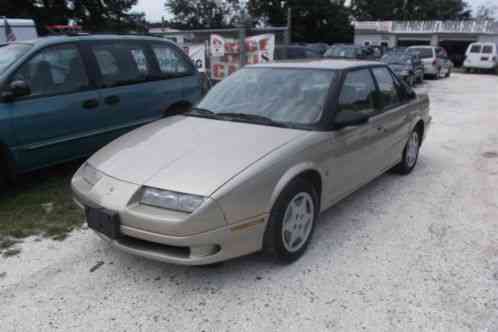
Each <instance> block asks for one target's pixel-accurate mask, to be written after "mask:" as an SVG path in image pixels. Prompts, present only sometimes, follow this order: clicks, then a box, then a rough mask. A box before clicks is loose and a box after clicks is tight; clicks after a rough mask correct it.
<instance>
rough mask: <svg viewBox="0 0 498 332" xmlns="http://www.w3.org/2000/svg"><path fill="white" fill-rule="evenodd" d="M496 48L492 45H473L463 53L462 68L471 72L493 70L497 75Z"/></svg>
mask: <svg viewBox="0 0 498 332" xmlns="http://www.w3.org/2000/svg"><path fill="white" fill-rule="evenodd" d="M497 51H498V46H497V44H494V43H473V44H470V45H469V48H468V49H467V52H466V53H465V61H464V63H463V66H464V68H465V70H466V71H467V72H469V71H471V70H493V71H495V72H496V73H497V74H498V54H497Z"/></svg>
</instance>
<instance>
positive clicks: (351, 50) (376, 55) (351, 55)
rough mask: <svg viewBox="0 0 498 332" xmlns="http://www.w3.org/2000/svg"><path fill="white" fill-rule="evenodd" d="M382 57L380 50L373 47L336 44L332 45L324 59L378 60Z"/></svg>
mask: <svg viewBox="0 0 498 332" xmlns="http://www.w3.org/2000/svg"><path fill="white" fill-rule="evenodd" d="M381 55H382V54H381V53H380V50H379V49H376V48H373V47H371V46H359V45H350V44H336V45H332V46H331V47H330V48H329V49H328V50H327V52H325V54H324V55H323V57H324V58H328V59H353V60H378V59H380V57H381Z"/></svg>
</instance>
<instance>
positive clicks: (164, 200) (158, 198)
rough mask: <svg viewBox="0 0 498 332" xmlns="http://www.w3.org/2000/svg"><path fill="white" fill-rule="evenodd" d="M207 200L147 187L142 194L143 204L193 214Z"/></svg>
mask: <svg viewBox="0 0 498 332" xmlns="http://www.w3.org/2000/svg"><path fill="white" fill-rule="evenodd" d="M205 200H206V198H205V197H202V196H197V195H190V194H183V193H178V192H174V191H169V190H161V189H156V188H150V187H146V188H145V189H144V191H143V194H142V200H141V204H143V205H149V206H153V207H158V208H161V209H167V210H175V211H181V212H187V213H192V212H194V211H195V210H197V209H198V208H199V207H200V206H201V205H202V203H204V201H205Z"/></svg>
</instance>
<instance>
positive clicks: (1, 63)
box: [0, 44, 32, 74]
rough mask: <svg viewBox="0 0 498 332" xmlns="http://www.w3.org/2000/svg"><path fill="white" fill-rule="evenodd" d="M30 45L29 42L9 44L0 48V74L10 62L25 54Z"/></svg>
mask: <svg viewBox="0 0 498 332" xmlns="http://www.w3.org/2000/svg"><path fill="white" fill-rule="evenodd" d="M31 47H32V45H30V44H9V45H5V46H2V47H1V48H0V74H2V73H3V72H4V71H5V70H6V69H7V68H9V66H10V65H11V64H13V63H14V62H15V61H16V60H17V59H19V58H20V57H21V56H22V55H23V54H25V53H26V52H27V51H28V50H29V49H30V48H31Z"/></svg>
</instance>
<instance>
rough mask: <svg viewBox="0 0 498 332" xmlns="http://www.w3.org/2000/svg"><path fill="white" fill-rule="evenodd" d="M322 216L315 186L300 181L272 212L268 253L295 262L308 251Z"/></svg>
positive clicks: (282, 197) (283, 193) (291, 186)
mask: <svg viewBox="0 0 498 332" xmlns="http://www.w3.org/2000/svg"><path fill="white" fill-rule="evenodd" d="M319 214H320V202H319V198H318V194H317V192H316V189H315V188H314V187H313V185H312V184H311V183H309V182H308V181H306V180H303V179H301V178H296V179H295V180H293V181H292V182H291V183H290V184H288V185H287V187H286V188H285V189H284V191H283V192H282V193H281V194H280V196H279V197H278V199H277V201H276V202H275V204H274V206H273V208H272V211H271V213H270V220H269V222H268V227H267V229H266V233H265V237H264V250H265V251H266V252H271V253H272V254H273V255H274V256H275V257H276V258H277V260H279V261H281V262H284V263H292V262H294V261H296V260H297V259H299V258H300V257H301V256H302V255H303V254H304V253H305V252H306V249H307V248H308V245H309V243H310V241H311V238H312V237H313V232H314V229H315V224H316V222H317V220H318V216H319Z"/></svg>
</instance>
